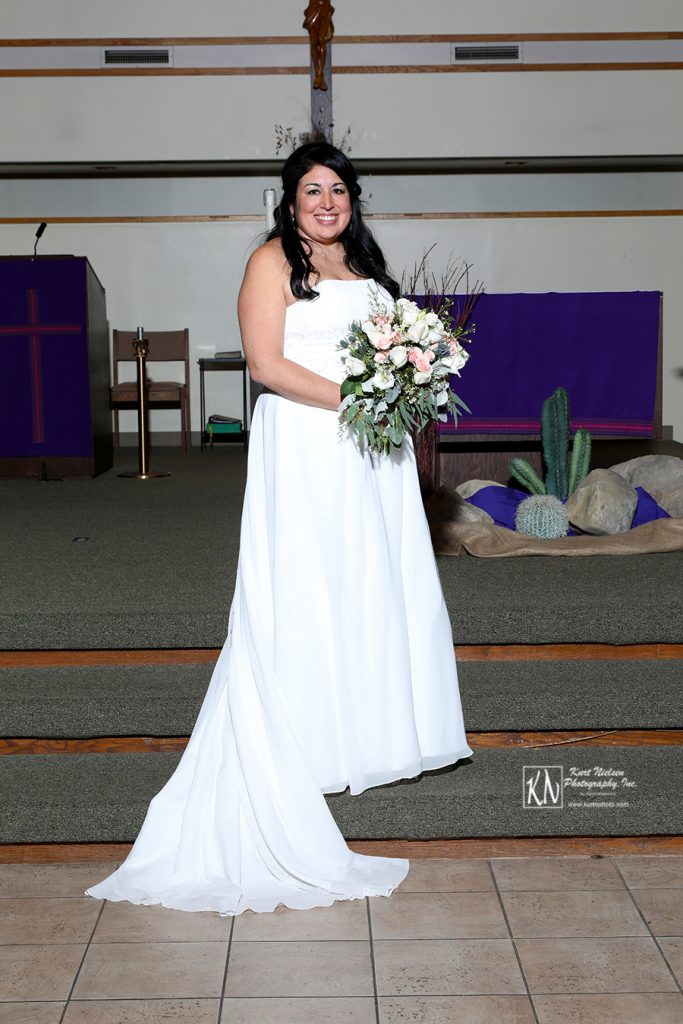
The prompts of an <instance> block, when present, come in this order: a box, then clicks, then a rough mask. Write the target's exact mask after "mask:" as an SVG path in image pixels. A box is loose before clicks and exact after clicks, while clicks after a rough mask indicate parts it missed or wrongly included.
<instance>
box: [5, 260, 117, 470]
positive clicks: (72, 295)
mask: <svg viewBox="0 0 683 1024" xmlns="http://www.w3.org/2000/svg"><path fill="white" fill-rule="evenodd" d="M89 281H92V282H93V287H95V279H94V278H93V276H92V272H91V271H90V270H89V266H88V262H87V260H86V259H85V258H84V257H81V256H63V257H61V256H42V257H38V258H37V259H31V258H27V257H11V256H5V257H2V258H0V458H31V457H45V456H50V457H52V456H55V457H60V458H61V457H67V458H89V457H91V456H92V452H93V405H92V402H93V401H94V400H95V399H94V397H93V396H94V394H95V392H94V391H93V387H95V388H96V390H97V401H98V403H101V401H102V396H103V395H106V396H107V404H108V379H107V381H106V382H105V381H104V377H103V374H104V371H103V370H102V369H101V366H102V365H103V363H102V359H101V357H100V356H99V354H98V356H97V358H95V357H94V356H93V353H91V351H90V347H89V341H88V338H89V331H90V330H91V327H90V311H91V305H90V301H89V298H88V296H89V288H90V285H89V283H88V282H89ZM98 294H99V293H98ZM98 315H99V314H98ZM105 315H106V314H105ZM100 321H101V322H100ZM93 324H95V321H93ZM103 325H104V317H103V316H102V317H100V319H98V320H97V321H96V326H97V330H98V331H99V334H98V338H99V339H100V348H101V347H102V342H101V335H102V331H103ZM93 329H94V327H93ZM99 351H100V349H99V348H98V349H97V352H98V353H99ZM93 374H94V375H95V376H94V377H93ZM98 375H99V376H98ZM91 378H92V381H94V382H95V383H93V384H92V386H91ZM107 378H108V368H107Z"/></svg>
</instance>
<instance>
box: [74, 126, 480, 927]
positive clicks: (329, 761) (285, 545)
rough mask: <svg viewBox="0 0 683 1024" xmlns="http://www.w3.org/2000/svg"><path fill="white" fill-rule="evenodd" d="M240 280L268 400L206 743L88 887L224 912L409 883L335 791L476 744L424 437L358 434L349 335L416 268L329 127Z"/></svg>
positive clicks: (381, 779) (191, 747)
mask: <svg viewBox="0 0 683 1024" xmlns="http://www.w3.org/2000/svg"><path fill="white" fill-rule="evenodd" d="M283 189H284V194H283V198H282V202H281V204H280V206H279V207H278V209H277V211H276V227H275V229H274V230H273V231H272V232H271V234H270V235H269V237H268V240H267V241H266V243H265V244H264V245H262V246H261V247H260V248H258V249H257V250H256V251H255V252H254V253H253V255H252V256H251V258H250V260H249V262H248V265H247V268H246V272H245V275H244V280H243V282H242V287H241V290H240V295H239V305H238V311H239V320H240V329H241V332H242V341H243V345H244V352H245V356H246V359H247V363H248V366H249V371H250V374H251V376H252V378H253V379H254V380H256V381H259V382H260V383H261V384H262V385H264V387H265V389H266V390H265V391H264V393H263V394H261V395H260V396H259V398H258V399H257V401H256V405H255V408H254V412H253V416H252V422H251V434H250V443H249V457H248V469H247V485H246V490H245V496H244V507H243V512H242V523H241V533H240V554H239V561H238V566H237V578H236V584H235V592H234V596H233V600H232V604H231V608H230V616H229V622H228V636H227V639H226V642H225V646H224V647H223V650H222V652H221V654H220V656H219V659H218V662H217V663H216V667H215V670H214V673H213V676H212V678H211V683H210V685H209V689H208V692H207V694H206V697H205V699H204V703H203V705H202V708H201V711H200V713H199V717H198V719H197V723H196V725H195V728H194V730H193V733H192V736H191V738H190V741H189V744H188V746H187V748H186V750H185V752H184V754H183V756H182V758H181V760H180V763H179V764H178V767H177V768H176V770H175V772H174V774H173V776H172V777H171V779H170V780H169V781H168V783H167V784H166V785H165V786H164V788H163V789H162V790H161V791H160V792H159V793H158V794H157V796H156V797H154V799H153V800H152V801H151V803H150V805H149V809H148V811H147V815H146V818H145V821H144V823H143V826H142V829H141V831H140V833H139V835H138V838H137V840H136V842H135V844H134V846H133V849H132V850H131V852H130V854H129V856H128V858H127V859H126V861H125V862H124V863H123V864H122V865H121V867H119V868H118V869H117V870H116V871H115V872H114V873H113V874H112V875H110V876H109V877H108V878H106V879H105V880H104V881H103V882H101V883H99V884H98V885H95V886H93V887H92V888H90V889H88V890H87V892H88V894H89V895H92V896H95V897H98V898H106V899H110V900H128V901H130V902H131V903H161V904H163V906H166V907H173V908H176V909H180V910H191V911H201V910H213V911H218V912H219V913H221V914H240V913H242V912H243V911H245V910H247V909H250V910H253V911H272V910H274V909H275V907H276V906H278V905H279V904H280V903H282V904H284V905H285V906H287V907H291V908H298V909H303V908H311V907H318V906H329V905H331V904H332V903H333V902H334V901H335V900H344V899H360V898H362V897H364V896H368V895H369V896H379V895H384V896H388V895H390V894H391V892H392V891H393V890H394V889H395V888H396V886H398V885H399V884H400V882H401V881H402V880H403V879H404V878H405V876H406V874H407V872H408V868H409V862H408V861H407V860H406V859H403V858H391V857H373V856H366V855H362V854H358V853H354V852H352V851H351V850H350V849H349V848H348V846H347V845H346V843H345V841H344V839H343V837H342V835H341V832H340V831H339V828H338V827H337V824H336V822H335V820H334V818H333V817H332V814H331V813H330V811H329V808H328V806H327V802H326V800H325V797H324V794H325V793H333V792H340V791H343V790H345V789H346V788H347V787H349V789H350V793H351V794H352V795H353V794H358V793H361V792H362V791H363V790H364V789H367V788H368V787H370V786H377V785H381V784H383V783H387V782H390V781H393V780H397V779H402V778H412V777H414V776H416V775H419V774H420V773H421V772H422V771H425V770H429V769H434V768H439V767H442V766H444V765H449V764H453V763H455V762H456V761H458V760H459V759H460V758H464V757H467V756H469V755H470V754H471V753H472V750H471V749H470V747H469V746H468V744H467V740H466V736H465V731H464V726H463V720H462V711H461V706H460V694H459V690H458V680H457V674H456V664H455V656H454V651H453V642H452V634H451V627H450V621H449V616H448V612H447V609H446V606H445V602H444V598H443V593H442V590H441V585H440V581H439V576H438V572H437V568H436V562H435V559H434V554H433V551H432V547H431V542H430V537H429V530H428V527H427V522H426V519H425V515H424V511H423V507H422V502H421V498H420V490H419V484H418V479H417V470H416V465H415V453H414V448H413V442H412V439H411V438H410V437H408V438H406V440H405V441H404V443H403V446H402V448H401V449H399V450H396V451H394V452H392V454H391V455H386V456H384V455H370V454H369V453H368V452H365V453H363V452H362V451H361V450H360V449H359V447H358V445H357V443H356V442H355V441H354V440H353V439H352V438H351V437H350V436H348V435H346V434H340V432H339V424H338V411H337V410H338V407H339V405H340V401H341V400H340V391H339V385H340V383H341V381H342V380H343V378H344V365H343V361H342V358H341V350H340V349H339V348H338V343H339V341H340V340H341V338H343V337H344V336H345V334H346V332H347V329H348V326H349V323H350V322H351V321H352V320H357V319H364V318H365V317H366V316H367V314H368V312H369V309H370V300H371V295H372V293H373V292H374V293H375V294H376V295H379V297H380V299H381V301H383V302H384V304H385V305H387V306H390V304H391V303H392V301H393V300H394V299H395V298H396V297H397V296H398V286H397V284H396V282H395V281H393V280H392V278H391V277H390V276H389V274H388V272H387V269H386V264H385V260H384V257H383V255H382V253H381V250H380V249H379V246H378V245H377V243H376V241H375V240H374V238H373V236H372V234H371V232H370V231H369V229H368V227H367V226H366V225H365V223H364V222H363V219H362V214H361V202H360V191H361V190H360V187H359V185H358V182H357V178H356V174H355V171H354V169H353V167H352V165H351V163H350V162H349V160H348V159H347V158H346V156H344V154H343V153H341V152H340V151H339V150H337V149H335V148H334V147H332V146H330V145H328V144H326V143H310V144H308V145H306V146H302V147H300V148H299V149H298V150H296V151H295V152H294V153H293V154H292V155H291V156H290V158H289V159H288V160H287V162H286V163H285V166H284V168H283Z"/></svg>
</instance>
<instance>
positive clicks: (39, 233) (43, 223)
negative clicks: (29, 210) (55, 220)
mask: <svg viewBox="0 0 683 1024" xmlns="http://www.w3.org/2000/svg"><path fill="white" fill-rule="evenodd" d="M46 227H47V221H45V220H44V221H41V223H40V224H39V225H38V230H37V231H36V240H35V242H34V245H33V255H34V256H35V255H36V249H37V248H38V240H39V239H40V238H42V235H43V232H44V231H45V228H46Z"/></svg>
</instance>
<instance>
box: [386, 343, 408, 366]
mask: <svg viewBox="0 0 683 1024" xmlns="http://www.w3.org/2000/svg"><path fill="white" fill-rule="evenodd" d="M389 358H390V359H391V361H392V363H393V364H394V366H395V367H396V369H397V370H399V369H400V368H401V367H402V366H405V364H406V363H407V362H408V349H407V348H406V346H405V345H396V346H395V347H394V348H392V349H389Z"/></svg>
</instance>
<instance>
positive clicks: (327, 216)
mask: <svg viewBox="0 0 683 1024" xmlns="http://www.w3.org/2000/svg"><path fill="white" fill-rule="evenodd" d="M338 216H339V214H338V213H316V214H315V219H316V220H319V221H322V223H323V224H331V223H332V221H335V220H337V218H338Z"/></svg>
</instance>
